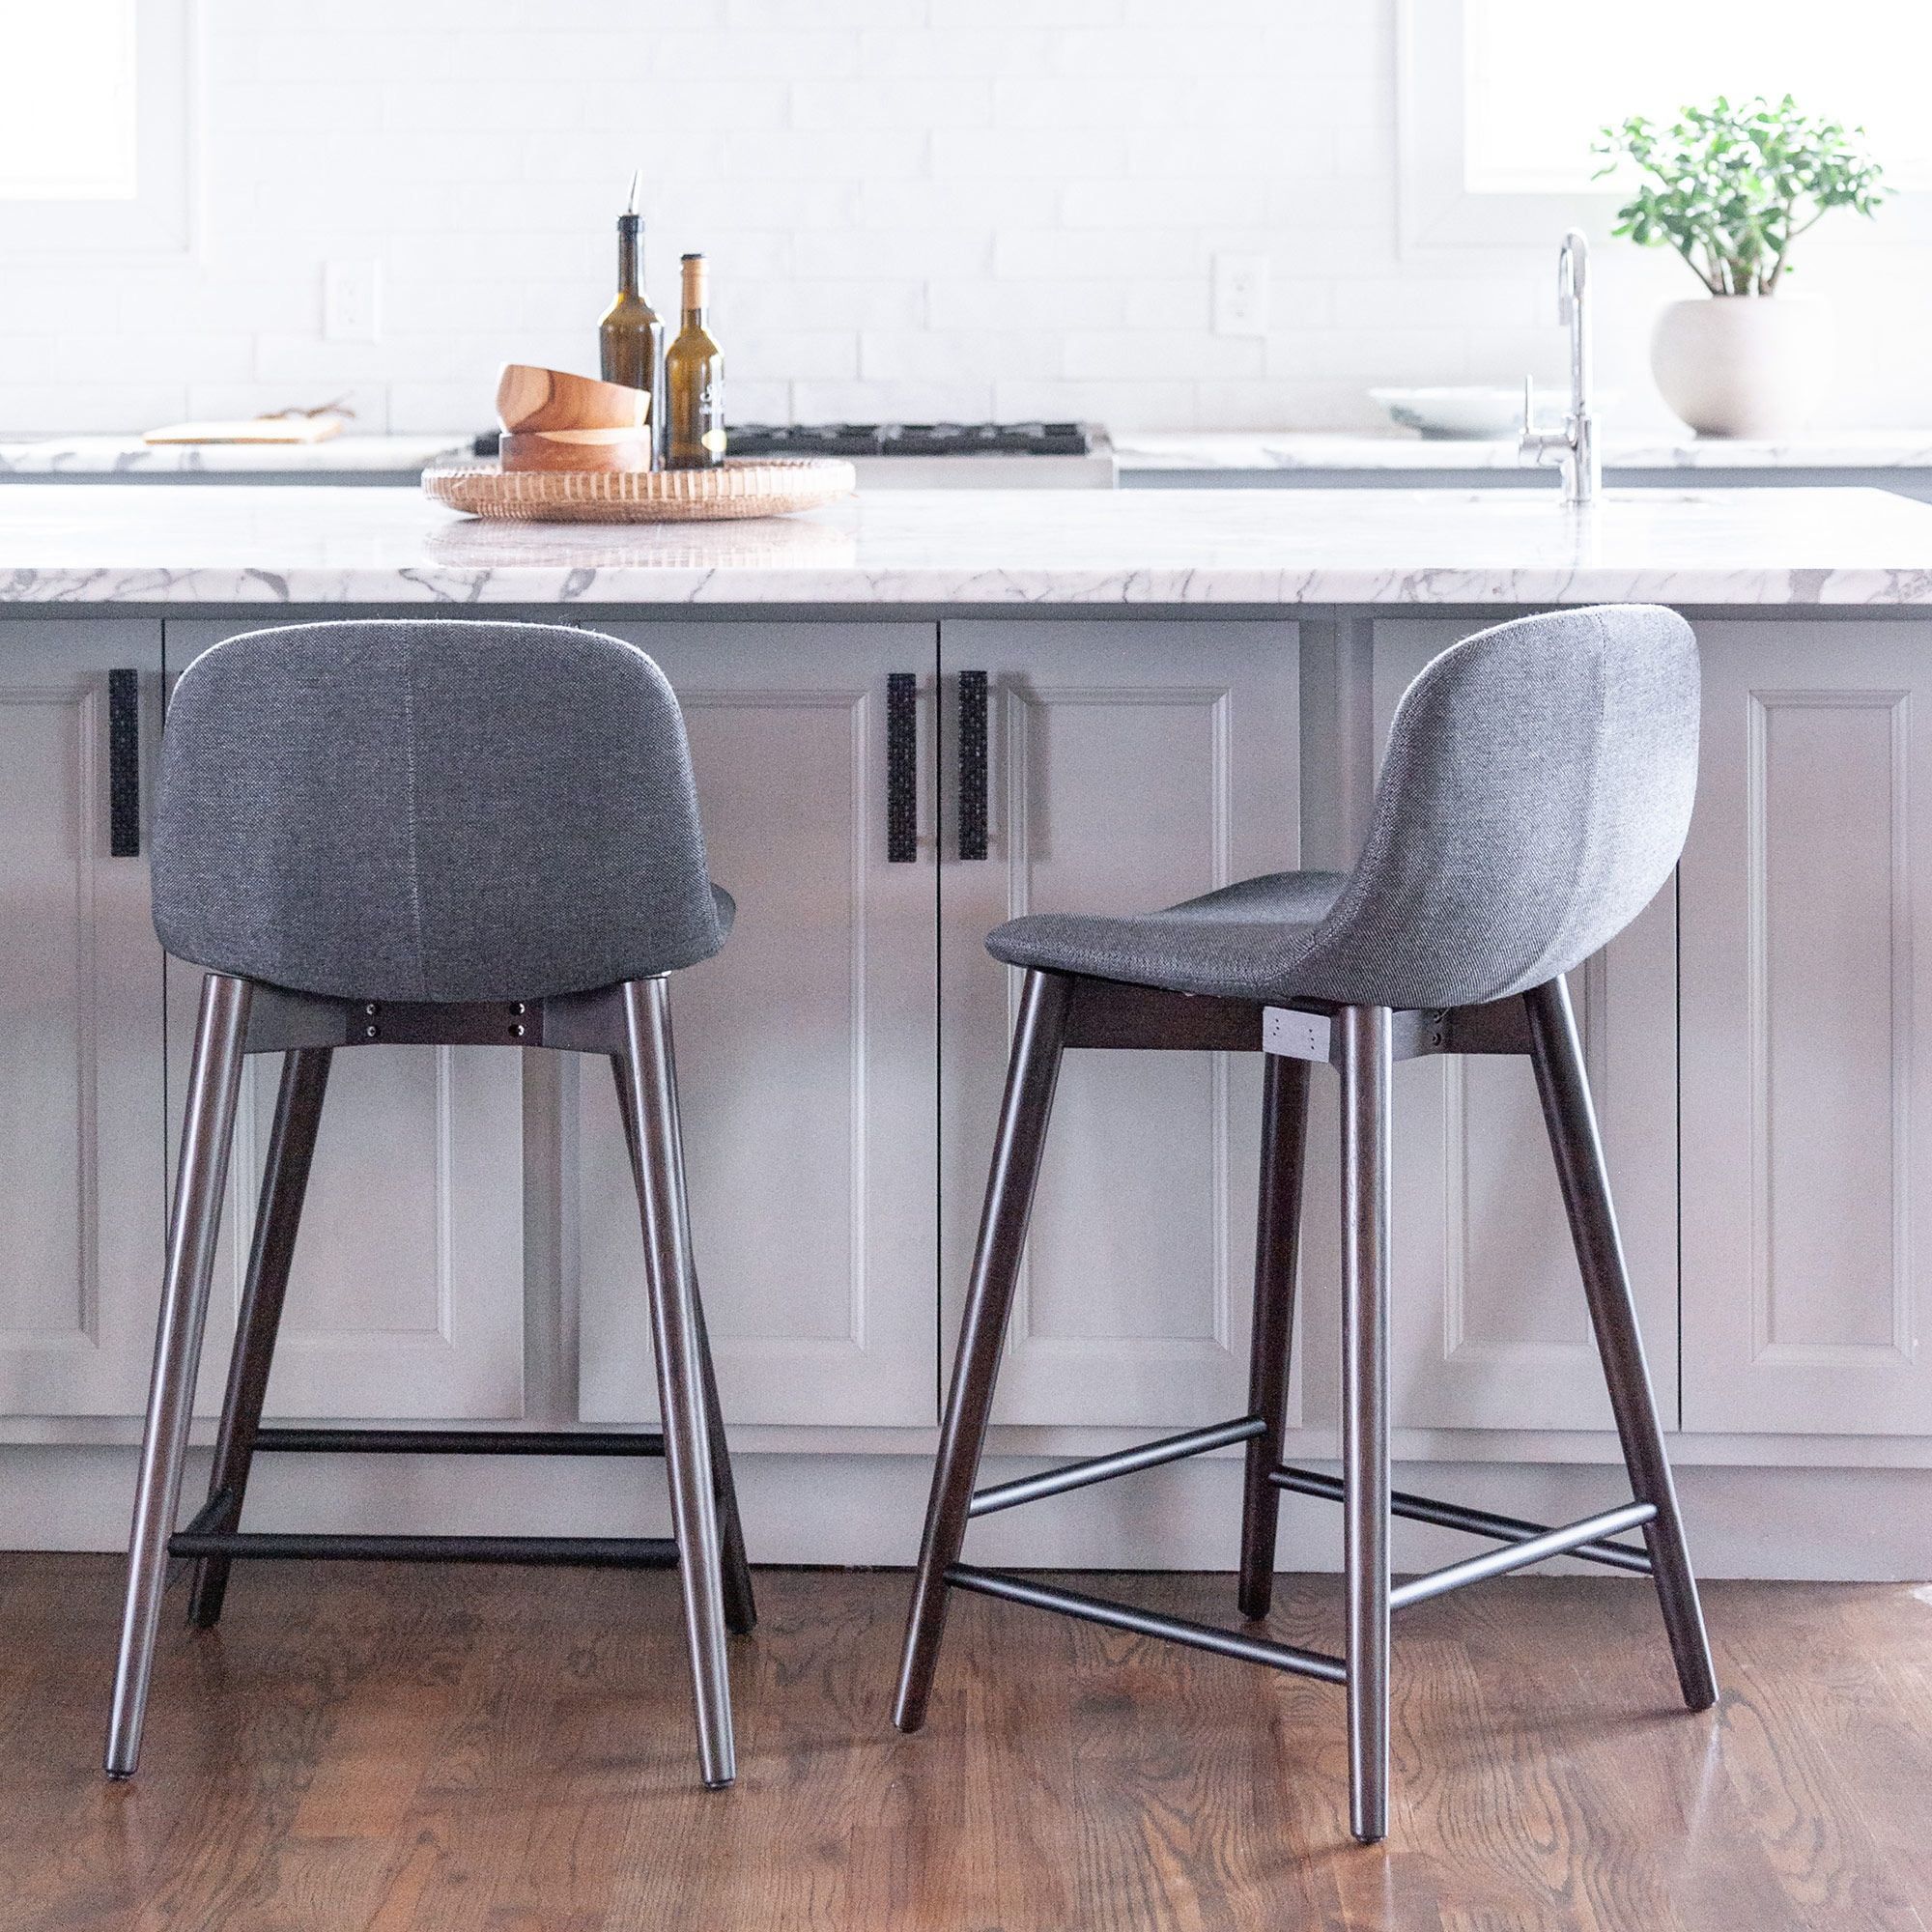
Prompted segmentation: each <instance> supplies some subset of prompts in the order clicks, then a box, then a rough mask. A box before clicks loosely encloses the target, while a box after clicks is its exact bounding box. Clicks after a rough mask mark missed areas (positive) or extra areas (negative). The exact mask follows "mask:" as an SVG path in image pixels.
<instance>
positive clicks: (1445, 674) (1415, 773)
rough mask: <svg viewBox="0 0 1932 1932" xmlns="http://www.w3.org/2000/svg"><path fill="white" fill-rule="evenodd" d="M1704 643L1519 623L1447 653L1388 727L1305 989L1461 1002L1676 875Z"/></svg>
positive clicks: (1398, 1001) (1528, 973)
mask: <svg viewBox="0 0 1932 1932" xmlns="http://www.w3.org/2000/svg"><path fill="white" fill-rule="evenodd" d="M1697 713H1698V669H1697V644H1696V639H1695V638H1694V636H1693V635H1692V633H1691V630H1690V625H1689V624H1687V623H1686V622H1685V621H1684V619H1683V618H1682V617H1680V616H1678V615H1677V614H1676V613H1675V612H1674V611H1665V610H1662V609H1660V608H1658V607H1655V606H1652V605H1640V604H1634V605H1610V606H1605V607H1601V608H1597V609H1588V610H1577V611H1555V612H1552V613H1550V614H1549V615H1548V616H1538V617H1523V618H1519V619H1517V620H1516V621H1514V622H1512V623H1508V624H1499V625H1497V626H1496V627H1495V628H1494V629H1493V630H1489V631H1481V632H1478V633H1477V634H1476V635H1475V636H1474V637H1472V638H1467V639H1464V640H1463V642H1462V643H1460V644H1457V645H1455V646H1453V647H1452V648H1451V649H1449V650H1447V651H1445V652H1443V654H1442V655H1441V656H1440V657H1438V658H1436V659H1435V661H1434V662H1433V663H1432V664H1430V665H1429V666H1428V667H1427V668H1425V669H1424V670H1423V672H1422V674H1421V675H1420V676H1419V677H1417V679H1416V680H1415V682H1414V683H1413V684H1412V685H1410V686H1409V688H1408V691H1407V693H1406V695H1405V696H1404V697H1403V700H1402V703H1401V705H1400V707H1399V708H1398V709H1397V711H1396V715H1395V722H1394V724H1393V725H1391V726H1390V729H1389V742H1388V753H1387V756H1386V758H1385V759H1384V761H1383V764H1382V770H1381V776H1380V778H1379V780H1378V782H1377V785H1376V799H1375V812H1374V817H1373V820H1372V822H1371V825H1370V829H1369V836H1368V840H1367V843H1366V845H1365V847H1364V849H1363V852H1362V857H1361V859H1360V861H1359V863H1358V864H1357V866H1356V867H1355V870H1354V872H1353V873H1352V875H1351V876H1350V880H1349V883H1348V885H1347V887H1346V888H1345V889H1344V891H1343V894H1342V895H1341V897H1340V898H1339V899H1338V900H1337V901H1336V903H1335V905H1334V906H1333V908H1332V909H1331V910H1330V912H1329V913H1328V915H1327V917H1326V918H1325V919H1324V920H1323V921H1322V922H1321V925H1320V926H1319V927H1318V928H1317V930H1316V931H1315V933H1314V934H1312V935H1310V939H1311V942H1312V946H1311V952H1310V955H1309V957H1308V960H1307V963H1306V966H1305V968H1304V969H1303V971H1302V972H1301V974H1300V976H1299V977H1300V978H1302V979H1304V980H1308V981H1309V990H1310V991H1311V992H1314V993H1315V994H1316V995H1317V997H1326V998H1334V999H1341V1000H1345V1001H1350V1002H1353V1003H1355V1004H1359V1005H1375V1006H1393V1007H1443V1006H1458V1005H1469V1004H1474V1003H1476V1002H1479V1001H1483V1000H1491V999H1500V998H1502V997H1503V996H1504V995H1506V994H1510V993H1519V992H1523V991H1526V990H1527V989H1528V988H1530V987H1532V986H1538V985H1541V984H1543V983H1544V982H1545V981H1546V980H1551V979H1553V978H1554V977H1555V976H1556V975H1557V974H1559V973H1566V972H1568V971H1569V970H1570V969H1571V968H1572V967H1573V966H1576V965H1578V964H1579V963H1580V962H1581V961H1583V960H1584V959H1587V958H1588V957H1589V956H1590V954H1591V953H1593V952H1596V951H1597V950H1598V949H1599V948H1600V947H1602V946H1603V945H1605V943H1606V942H1607V941H1609V940H1610V939H1612V938H1613V937H1614V936H1615V935H1616V934H1617V933H1619V932H1620V931H1622V930H1623V928H1624V927H1625V926H1626V925H1628V924H1629V923H1630V922H1631V921H1632V920H1633V919H1634V918H1635V917H1636V915H1637V914H1638V913H1639V912H1640V911H1641V910H1642V909H1643V907H1644V906H1645V905H1646V904H1648V903H1649V901H1650V899H1651V898H1652V896H1653V895H1655V894H1656V893H1657V891H1658V889H1659V887H1661V886H1662V884H1663V882H1664V881H1665V880H1666V879H1667V878H1668V877H1669V876H1670V871H1671V868H1672V867H1674V866H1675V865H1676V863H1677V857H1678V854H1679V853H1680V852H1681V851H1682V849H1683V846H1684V838H1685V834H1686V833H1687V831H1688V830H1689V828H1690V806H1691V800H1692V796H1693V794H1694V792H1695V790H1696V782H1697Z"/></svg>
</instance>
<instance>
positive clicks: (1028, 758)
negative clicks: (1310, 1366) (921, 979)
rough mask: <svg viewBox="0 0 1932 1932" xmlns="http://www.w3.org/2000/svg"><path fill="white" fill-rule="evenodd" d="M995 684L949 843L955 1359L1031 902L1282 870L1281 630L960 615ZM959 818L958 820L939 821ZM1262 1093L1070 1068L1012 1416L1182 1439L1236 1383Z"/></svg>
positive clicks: (1011, 1348) (1019, 1333) (1285, 823)
mask: <svg viewBox="0 0 1932 1932" xmlns="http://www.w3.org/2000/svg"><path fill="white" fill-rule="evenodd" d="M941 656H942V661H943V664H944V667H945V670H946V674H947V684H946V704H947V707H948V710H947V713H946V720H947V739H948V745H949V750H948V752H947V753H946V756H945V758H944V759H943V760H942V767H943V769H945V770H946V771H947V778H946V783H947V785H948V787H949V793H950V791H951V788H952V785H953V782H954V779H953V775H952V771H951V769H950V768H951V765H952V762H953V757H952V750H951V749H950V748H951V746H952V726H953V723H954V713H953V711H952V706H953V705H954V703H955V701H956V676H957V673H958V672H960V671H961V670H983V671H985V672H986V673H987V674H988V679H989V707H988V727H989V728H988V734H987V735H988V740H989V743H988V755H989V761H990V763H989V793H988V796H989V800H990V812H989V844H990V853H991V856H990V857H989V858H988V859H986V860H984V861H962V860H960V859H959V858H958V857H957V856H956V855H957V852H958V841H957V838H956V828H954V827H953V826H952V825H951V824H949V826H948V829H947V836H946V838H945V840H944V843H943V851H942V863H941V883H940V896H941V904H942V908H943V917H942V929H943V938H942V962H941V964H942V973H943V994H942V1003H943V1010H944V1013H945V1027H944V1034H943V1049H942V1050H943V1055H944V1072H943V1075H942V1084H941V1108H942V1112H941V1149H942V1174H943V1185H942V1187H941V1203H942V1208H941V1216H942V1221H941V1225H942V1240H943V1251H942V1252H943V1270H942V1272H943V1279H944V1282H945V1296H944V1303H943V1306H944V1311H945V1327H944V1333H945V1338H946V1346H947V1349H948V1350H949V1351H950V1350H951V1349H952V1343H953V1338H954V1335H955V1333H956V1330H957V1324H958V1317H959V1309H960V1305H961V1300H962V1297H963V1294H964V1291H965V1283H966V1277H967V1273H968V1270H969V1268H970V1265H971V1263H972V1256H973V1244H974V1236H975V1233H976V1230H977V1226H978V1220H979V1210H980V1199H981V1197H982V1195H983V1193H984V1191H985V1183H986V1164H987V1160H988V1158H989V1156H990V1153H991V1149H992V1141H993V1131H994V1125H995V1122H996V1121H997V1119H998V1115H999V1106H1000V1094H1001V1088H1002V1086H1003V1084H1004V1080H1005V1074H1006V1061H1007V1049H1008V1042H1009V1030H1010V1025H1011V1020H1012V1014H1013V1008H1014V1002H1015V998H1016V994H1017V987H1018V983H1019V980H1020V976H1019V974H1017V973H1016V972H1012V971H1010V970H1009V968H1007V967H1005V966H1002V965H1000V964H999V963H998V962H996V961H995V960H993V959H992V958H991V957H989V955H988V954H987V952H986V950H985V945H984V940H985V935H986V933H987V931H988V930H989V928H991V927H992V926H994V925H997V924H999V923H1001V922H1002V921H1003V920H1006V919H1009V918H1012V917H1014V916H1016V915H1018V914H1021V913H1025V912H1030V911H1033V912H1047V911H1054V912H1091V913H1101V912H1122V913H1128V912H1141V911H1147V910H1151V909H1152V908H1155V907H1159V906H1164V905H1171V904H1173V903H1174V902H1175V901H1176V900H1179V899H1183V898H1187V897H1189V896H1191V895H1195V894H1197V893H1203V892H1208V891H1209V890H1211V889H1212V888H1214V887H1216V886H1221V885H1226V884H1228V883H1230V882H1231V881H1234V880H1236V879H1240V878H1246V877H1251V876H1253V875H1255V874H1257V873H1262V872H1269V871H1280V870H1284V869H1288V868H1290V867H1293V866H1294V864H1295V863H1296V859H1295V855H1296V851H1297V849H1298V843H1297V833H1296V826H1297V817H1298V794H1297V771H1298V762H1297V738H1296V716H1297V702H1296V696H1297V683H1296V678H1297V671H1296V660H1295V631H1294V626H1293V624H1287V623H1240V622H1228V621H1223V620H1216V619H1206V618H1204V619H1200V620H1194V619H1185V620H1179V621H1169V620H1157V621H1147V620H1137V619H1132V618H1104V619H1095V620H1092V621H1089V620H1085V619H1062V618H1053V619H1043V620H1040V621H1028V620H1020V619H979V618H975V619H970V620H967V619H962V620H960V621H958V622H951V621H949V622H948V623H947V624H945V625H944V627H943V630H942V636H941ZM949 816H951V813H949ZM1260 1115H1261V1081H1260V1073H1259V1066H1258V1061H1257V1058H1256V1057H1255V1056H1252V1055H1235V1056H1229V1055H1220V1054H1197V1053H1128V1052H1099V1051H1081V1052H1075V1053H1070V1054H1069V1055H1068V1056H1067V1058H1066V1062H1065V1066H1064V1067H1063V1070H1062V1073H1061V1080H1060V1087H1059V1092H1058V1095H1057V1097H1056V1099H1055V1103H1054V1116H1053V1123H1052V1128H1051V1131H1050V1132H1049V1135H1048V1139H1047V1151H1046V1157H1045V1162H1044V1165H1043V1168H1042V1171H1041V1176H1040V1184H1039V1192H1038V1196H1037V1202H1036V1205H1035V1209H1034V1216H1033V1230H1032V1237H1031V1241H1030V1243H1029V1249H1028V1259H1027V1264H1026V1267H1025V1271H1024V1274H1023V1277H1022V1280H1021V1285H1020V1292H1019V1296H1018V1300H1017V1303H1016V1305H1015V1308H1014V1311H1013V1319H1012V1322H1011V1325H1010V1328H1009V1340H1008V1352H1007V1358H1006V1362H1005V1365H1004V1366H1003V1368H1002V1370H1001V1375H1000V1392H999V1406H998V1408H997V1410H996V1415H997V1418H998V1419H999V1420H1000V1421H1003V1422H1009V1423H1087V1424H1122V1425H1144V1424H1151V1425H1166V1424H1174V1425H1181V1424H1188V1423H1196V1422H1208V1421H1212V1420H1216V1419H1218V1418H1221V1417H1225V1416H1230V1415H1237V1414H1239V1413H1240V1411H1241V1406H1242V1404H1243V1401H1244V1400H1245V1395H1246V1388H1247V1333H1248V1321H1249V1313H1250V1303H1251V1295H1252V1279H1253V1264H1254V1212H1255V1170H1256V1164H1257V1160H1258V1153H1259V1144H1260Z"/></svg>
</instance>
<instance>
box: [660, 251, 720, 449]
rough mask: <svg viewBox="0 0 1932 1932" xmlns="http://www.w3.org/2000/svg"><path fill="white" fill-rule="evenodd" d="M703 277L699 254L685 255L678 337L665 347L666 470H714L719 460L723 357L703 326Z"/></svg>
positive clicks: (701, 257)
mask: <svg viewBox="0 0 1932 1932" xmlns="http://www.w3.org/2000/svg"><path fill="white" fill-rule="evenodd" d="M708 281H709V276H708V274H707V271H706V270H705V265H704V257H703V256H702V255H687V256H686V257H685V258H684V292H683V303H682V306H683V314H682V316H681V317H680V319H679V327H678V331H677V340H676V341H675V342H673V343H672V344H671V346H670V347H669V348H668V349H667V350H666V351H665V405H666V414H667V416H668V425H667V430H668V442H667V444H666V448H665V466H666V468H667V469H717V468H718V467H719V465H720V464H722V463H723V462H724V461H725V357H724V355H723V354H722V353H721V352H720V350H719V347H718V345H717V343H716V342H715V341H713V340H712V337H711V331H710V329H709V328H707V327H705V308H706V297H707V294H708V287H707V284H708Z"/></svg>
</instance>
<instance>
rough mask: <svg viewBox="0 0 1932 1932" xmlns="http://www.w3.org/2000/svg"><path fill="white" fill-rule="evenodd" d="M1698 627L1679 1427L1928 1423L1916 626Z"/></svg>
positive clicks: (1864, 1430) (1926, 662)
mask: <svg viewBox="0 0 1932 1932" xmlns="http://www.w3.org/2000/svg"><path fill="white" fill-rule="evenodd" d="M1699 636H1700V639H1701V640H1702V642H1703V646H1704V755H1703V777H1702V781H1701V784H1700V787H1699V791H1698V800H1697V815H1696V820H1695V822H1694V824H1693V825H1692V827H1691V832H1690V846H1689V848H1688V849H1687V851H1686V853H1685V858H1684V867H1683V879H1684V890H1683V921H1684V1284H1685V1288H1684V1420H1685V1423H1686V1426H1687V1427H1690V1428H1693V1429H1714V1430H1750V1431H1766V1432H1777V1431H1790V1432H1797V1433H1804V1432H1825V1433H1832V1434H1842V1435H1932V1353H1928V1350H1927V1349H1926V1346H1925V1332H1926V1325H1927V1315H1928V1312H1932V1191H1929V1190H1928V1187H1927V1181H1926V1176H1927V1172H1928V1169H1927V1158H1926V1156H1927V1151H1928V1149H1932V971H1928V967H1932V627H1928V626H1927V625H1926V624H1925V623H1923V622H1922V621H1918V620H1908V619H1900V620H1896V621H1884V620H1878V619H1874V620H1872V621H1869V622H1858V621H1848V620H1843V619H1838V620H1834V621H1833V622H1830V623H1813V622H1789V623H1780V622H1772V623H1757V624H1745V623H1718V624H1708V625H1703V626H1700V627H1699Z"/></svg>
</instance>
